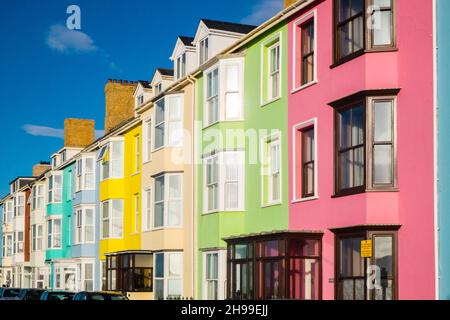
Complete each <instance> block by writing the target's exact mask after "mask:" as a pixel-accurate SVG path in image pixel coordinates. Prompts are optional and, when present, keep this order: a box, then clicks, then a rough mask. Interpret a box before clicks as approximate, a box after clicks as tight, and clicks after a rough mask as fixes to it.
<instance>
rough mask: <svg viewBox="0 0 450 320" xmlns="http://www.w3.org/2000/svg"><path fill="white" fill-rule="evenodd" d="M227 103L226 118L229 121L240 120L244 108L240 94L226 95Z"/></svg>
mask: <svg viewBox="0 0 450 320" xmlns="http://www.w3.org/2000/svg"><path fill="white" fill-rule="evenodd" d="M225 103H226V105H225V117H226V118H227V119H239V118H240V116H241V108H242V104H241V95H240V94H239V92H227V93H226V94H225Z"/></svg>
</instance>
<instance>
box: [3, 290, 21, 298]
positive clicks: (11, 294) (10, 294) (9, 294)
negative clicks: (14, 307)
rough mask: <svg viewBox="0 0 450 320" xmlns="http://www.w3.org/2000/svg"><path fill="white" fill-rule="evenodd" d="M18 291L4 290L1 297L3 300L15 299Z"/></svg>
mask: <svg viewBox="0 0 450 320" xmlns="http://www.w3.org/2000/svg"><path fill="white" fill-rule="evenodd" d="M19 293H20V290H18V289H5V291H4V292H3V297H4V298H15V297H17V296H18V295H19Z"/></svg>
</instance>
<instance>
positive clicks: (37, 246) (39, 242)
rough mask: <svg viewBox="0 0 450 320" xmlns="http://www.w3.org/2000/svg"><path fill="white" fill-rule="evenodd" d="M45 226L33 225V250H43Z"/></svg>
mask: <svg viewBox="0 0 450 320" xmlns="http://www.w3.org/2000/svg"><path fill="white" fill-rule="evenodd" d="M43 239H44V226H43V225H41V224H33V225H32V226H31V250H32V251H41V250H42V249H43Z"/></svg>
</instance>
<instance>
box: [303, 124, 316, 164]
mask: <svg viewBox="0 0 450 320" xmlns="http://www.w3.org/2000/svg"><path fill="white" fill-rule="evenodd" d="M302 138H303V140H302V150H303V163H305V162H309V161H312V160H314V128H311V129H308V130H305V131H303V132H302Z"/></svg>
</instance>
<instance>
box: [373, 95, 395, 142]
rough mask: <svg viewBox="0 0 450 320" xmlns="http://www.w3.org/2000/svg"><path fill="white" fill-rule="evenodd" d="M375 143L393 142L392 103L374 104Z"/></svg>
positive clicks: (380, 102) (378, 102) (379, 102)
mask: <svg viewBox="0 0 450 320" xmlns="http://www.w3.org/2000/svg"><path fill="white" fill-rule="evenodd" d="M374 122H375V132H374V141H381V142H382V141H392V102H390V101H375V102H374Z"/></svg>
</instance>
